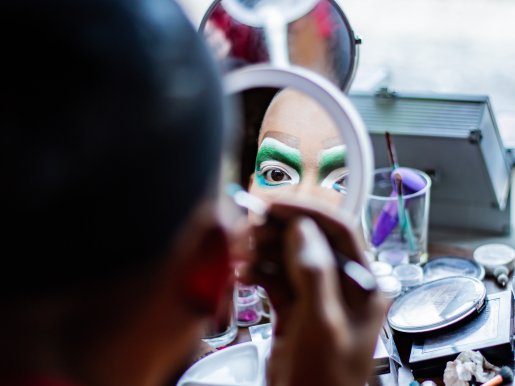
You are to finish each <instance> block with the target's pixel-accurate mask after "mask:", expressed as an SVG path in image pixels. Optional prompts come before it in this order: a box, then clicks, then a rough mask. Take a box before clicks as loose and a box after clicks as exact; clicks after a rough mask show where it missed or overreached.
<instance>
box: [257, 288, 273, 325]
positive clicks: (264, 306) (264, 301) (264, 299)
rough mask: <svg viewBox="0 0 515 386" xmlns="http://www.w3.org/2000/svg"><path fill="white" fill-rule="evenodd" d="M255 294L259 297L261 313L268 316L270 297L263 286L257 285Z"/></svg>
mask: <svg viewBox="0 0 515 386" xmlns="http://www.w3.org/2000/svg"><path fill="white" fill-rule="evenodd" d="M257 294H258V296H259V298H260V299H261V315H263V316H264V317H265V318H270V299H269V298H268V294H267V293H266V291H265V289H264V288H263V287H260V286H257Z"/></svg>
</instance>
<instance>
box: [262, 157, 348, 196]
mask: <svg viewBox="0 0 515 386" xmlns="http://www.w3.org/2000/svg"><path fill="white" fill-rule="evenodd" d="M256 177H257V181H258V183H259V184H260V185H261V186H264V187H279V186H286V185H296V184H299V183H300V174H299V172H298V171H297V170H295V169H294V168H292V167H291V166H289V165H287V164H285V163H283V162H280V161H275V160H268V161H263V162H262V163H261V164H260V165H259V167H258V170H257V171H256ZM348 179H349V169H348V168H347V167H341V168H338V169H335V170H333V171H332V172H330V173H329V174H328V175H327V177H325V178H324V179H323V180H322V182H321V183H320V186H321V187H323V188H326V189H334V190H336V191H337V192H339V193H343V194H345V193H346V192H347V187H348Z"/></svg>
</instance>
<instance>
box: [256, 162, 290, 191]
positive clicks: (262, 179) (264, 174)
mask: <svg viewBox="0 0 515 386" xmlns="http://www.w3.org/2000/svg"><path fill="white" fill-rule="evenodd" d="M257 177H258V182H259V183H260V184H261V185H265V186H280V185H286V184H288V185H292V184H298V183H299V180H300V177H299V173H298V172H297V171H296V170H295V169H293V168H292V167H291V166H288V165H286V164H283V163H282V162H279V161H264V162H262V163H261V165H260V167H259V170H258V171H257Z"/></svg>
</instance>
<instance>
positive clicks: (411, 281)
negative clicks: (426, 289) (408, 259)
mask: <svg viewBox="0 0 515 386" xmlns="http://www.w3.org/2000/svg"><path fill="white" fill-rule="evenodd" d="M393 275H394V276H395V277H397V279H399V281H400V282H401V285H402V286H403V287H414V286H416V285H419V284H422V282H423V281H424V271H423V270H422V268H420V267H419V266H418V265H416V264H401V265H398V266H397V267H395V268H394V269H393Z"/></svg>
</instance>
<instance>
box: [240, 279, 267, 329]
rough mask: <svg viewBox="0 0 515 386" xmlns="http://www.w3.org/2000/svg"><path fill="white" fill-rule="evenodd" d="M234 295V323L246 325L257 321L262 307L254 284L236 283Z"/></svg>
mask: <svg viewBox="0 0 515 386" xmlns="http://www.w3.org/2000/svg"><path fill="white" fill-rule="evenodd" d="M237 286H238V294H237V297H236V315H237V319H236V323H237V324H238V326H240V327H248V326H252V325H254V324H257V323H259V321H260V320H261V316H262V312H263V307H262V304H261V298H260V297H259V295H258V290H257V288H256V286H247V285H243V284H240V283H238V285H237Z"/></svg>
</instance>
